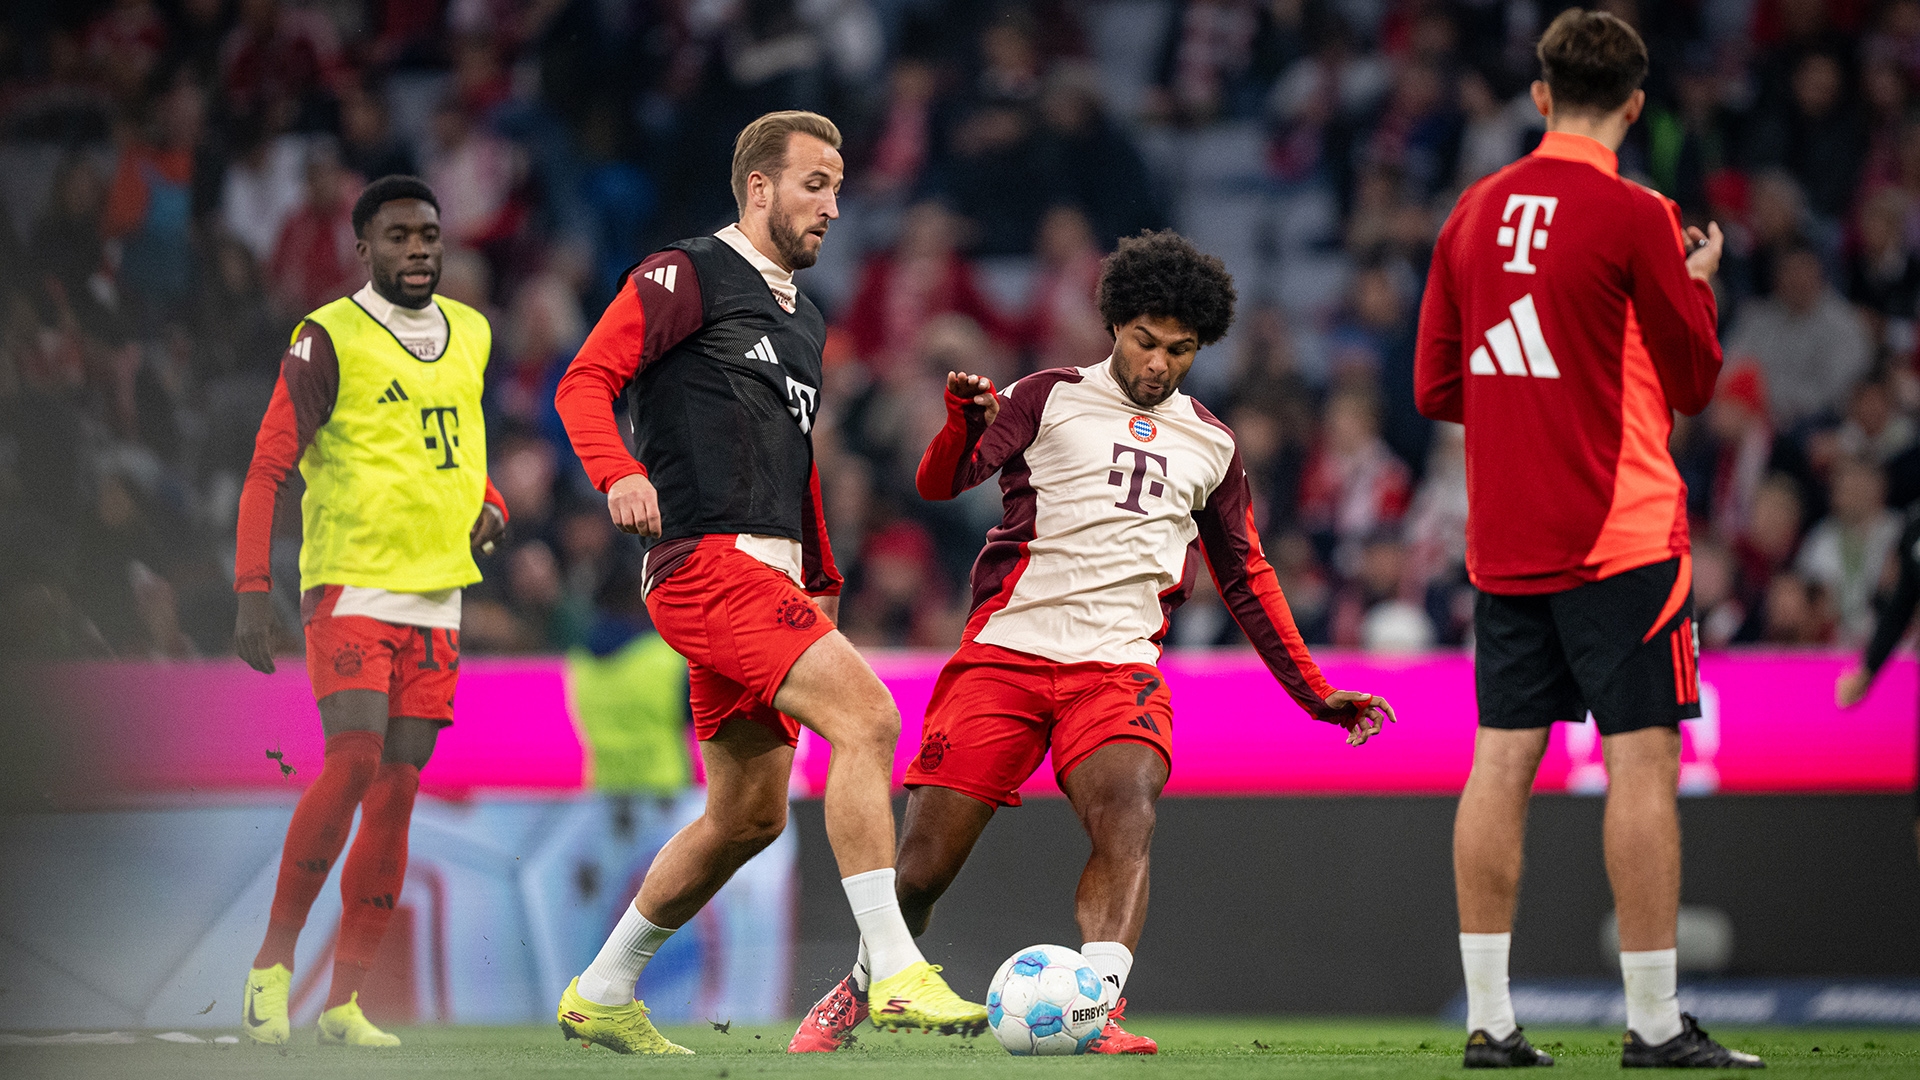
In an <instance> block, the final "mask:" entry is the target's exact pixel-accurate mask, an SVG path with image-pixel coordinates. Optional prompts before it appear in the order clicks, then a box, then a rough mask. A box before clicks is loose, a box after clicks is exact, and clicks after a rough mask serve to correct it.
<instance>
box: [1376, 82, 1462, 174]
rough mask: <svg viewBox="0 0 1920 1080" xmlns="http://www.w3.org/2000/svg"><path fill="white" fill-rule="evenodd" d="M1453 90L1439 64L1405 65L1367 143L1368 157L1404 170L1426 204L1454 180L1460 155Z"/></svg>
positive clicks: (1458, 126)
mask: <svg viewBox="0 0 1920 1080" xmlns="http://www.w3.org/2000/svg"><path fill="white" fill-rule="evenodd" d="M1449 89H1450V88H1449V86H1448V84H1447V82H1446V79H1445V77H1444V76H1443V75H1442V74H1441V73H1440V70H1439V68H1438V67H1436V66H1435V65H1434V64H1432V63H1428V62H1420V61H1416V62H1413V63H1408V64H1403V65H1401V66H1400V67H1399V68H1398V70H1397V71H1396V73H1395V76H1394V83H1393V92H1392V93H1391V94H1390V95H1388V98H1387V107H1386V109H1385V111H1384V112H1382V113H1381V115H1380V117H1379V119H1378V120H1376V121H1375V122H1374V127H1373V132H1372V136H1371V138H1370V139H1369V140H1368V141H1367V144H1366V151H1365V153H1366V157H1367V159H1368V160H1370V161H1373V162H1377V163H1381V164H1386V165H1392V166H1394V167H1396V168H1398V169H1399V170H1400V171H1401V173H1402V174H1403V175H1405V176H1406V178H1407V180H1408V182H1409V183H1410V184H1411V185H1412V187H1413V192H1414V194H1415V196H1416V197H1417V198H1419V199H1420V200H1421V201H1425V200H1426V199H1429V198H1432V197H1433V196H1434V195H1436V194H1438V193H1439V192H1440V190H1441V189H1442V188H1444V187H1445V186H1446V185H1447V184H1448V183H1449V182H1450V181H1451V180H1452V179H1453V175H1454V164H1455V161H1456V159H1457V158H1458V156H1459V152H1460V132H1461V123H1460V117H1459V114H1458V113H1457V112H1456V111H1455V109H1454V103H1453V101H1452V100H1451V97H1450V94H1449Z"/></svg>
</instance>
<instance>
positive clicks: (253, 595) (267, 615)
mask: <svg viewBox="0 0 1920 1080" xmlns="http://www.w3.org/2000/svg"><path fill="white" fill-rule="evenodd" d="M279 637H280V619H279V617H278V616H276V615H274V613H273V601H272V600H270V599H268V598H267V594H266V593H264V592H243V593H241V594H240V614H239V615H237V616H235V618H234V620H233V651H235V652H237V653H239V654H240V659H242V660H245V661H246V662H247V666H248V667H250V668H252V669H253V670H255V671H258V672H260V673H261V674H263V675H271V674H273V646H274V643H275V642H276V641H277V640H278V639H279Z"/></svg>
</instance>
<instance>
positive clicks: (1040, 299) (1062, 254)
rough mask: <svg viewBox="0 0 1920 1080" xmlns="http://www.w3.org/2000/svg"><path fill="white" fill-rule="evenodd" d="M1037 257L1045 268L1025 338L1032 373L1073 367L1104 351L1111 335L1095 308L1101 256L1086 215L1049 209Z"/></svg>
mask: <svg viewBox="0 0 1920 1080" xmlns="http://www.w3.org/2000/svg"><path fill="white" fill-rule="evenodd" d="M1034 254H1035V255H1037V256H1038V258H1039V264H1040V265H1039V270H1038V273H1037V274H1036V275H1035V277H1034V282H1033V286H1032V288H1031V289H1030V290H1029V291H1028V295H1029V297H1030V298H1031V299H1030V300H1029V301H1028V306H1027V313H1026V320H1025V321H1026V325H1025V328H1024V330H1023V331H1022V333H1021V335H1020V336H1021V338H1022V339H1023V340H1024V342H1025V343H1026V346H1027V348H1028V350H1030V355H1031V357H1032V362H1031V366H1030V367H1029V370H1039V369H1042V368H1050V367H1072V366H1073V365H1074V364H1075V363H1077V362H1078V361H1081V360H1084V359H1086V357H1087V355H1088V354H1089V353H1097V352H1099V351H1100V350H1101V349H1102V348H1104V347H1105V345H1106V336H1107V330H1106V327H1105V326H1104V325H1102V324H1101V322H1100V309H1099V308H1098V307H1096V306H1095V304H1094V288H1095V287H1096V286H1097V285H1098V284H1099V283H1100V258H1101V254H1102V252H1101V250H1100V246H1099V244H1098V243H1096V242H1095V240H1094V233H1093V226H1092V224H1091V223H1090V222H1088V220H1087V215H1086V214H1085V213H1084V212H1082V211H1081V210H1079V209H1078V208H1076V207H1072V206H1064V205H1062V206H1055V207H1054V208H1053V209H1051V210H1048V211H1047V216H1046V217H1044V218H1042V219H1040V236H1039V240H1038V241H1037V244H1036V247H1035V251H1034Z"/></svg>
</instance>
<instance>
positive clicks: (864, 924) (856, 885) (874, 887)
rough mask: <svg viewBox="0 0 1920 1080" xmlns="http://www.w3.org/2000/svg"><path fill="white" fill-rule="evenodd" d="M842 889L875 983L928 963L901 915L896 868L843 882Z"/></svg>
mask: <svg viewBox="0 0 1920 1080" xmlns="http://www.w3.org/2000/svg"><path fill="white" fill-rule="evenodd" d="M840 887H841V888H843V889H845V890H847V904H848V906H850V907H852V908H853V921H854V922H856V923H859V924H860V943H861V944H862V945H864V946H865V947H866V950H867V971H868V973H869V975H870V977H871V978H872V979H873V981H875V982H878V981H879V980H881V979H889V978H892V977H893V976H895V975H898V974H900V972H901V971H903V970H905V969H906V968H907V966H908V965H910V964H917V963H919V962H920V961H921V960H924V959H926V958H925V957H923V956H921V955H920V946H918V945H915V944H914V943H913V935H912V934H909V933H907V920H906V919H905V918H903V917H902V916H901V915H900V898H899V897H897V896H895V895H894V894H893V867H891V866H889V867H887V868H886V869H884V870H869V871H867V872H866V873H864V874H855V875H853V876H852V877H845V878H841V879H840Z"/></svg>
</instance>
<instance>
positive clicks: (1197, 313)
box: [1099, 229, 1237, 345]
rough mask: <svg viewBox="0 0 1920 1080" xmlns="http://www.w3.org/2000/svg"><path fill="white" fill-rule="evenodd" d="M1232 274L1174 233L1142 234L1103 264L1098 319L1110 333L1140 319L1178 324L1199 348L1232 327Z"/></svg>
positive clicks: (1124, 243) (1127, 241)
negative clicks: (1191, 336)
mask: <svg viewBox="0 0 1920 1080" xmlns="http://www.w3.org/2000/svg"><path fill="white" fill-rule="evenodd" d="M1236 298H1237V296H1236V294H1235V293H1234V291H1233V275H1232V274H1229V273H1227V267H1226V264H1225V263H1222V262H1221V261H1220V260H1219V259H1218V258H1216V257H1215V256H1212V255H1207V254H1204V253H1202V252H1201V251H1200V249H1198V248H1196V247H1194V246H1193V245H1192V244H1191V243H1189V242H1188V241H1187V238H1186V237H1184V236H1181V235H1180V234H1179V233H1177V232H1174V231H1173V230H1172V229H1162V230H1161V231H1159V232H1148V231H1146V230H1144V229H1143V230H1141V232H1140V235H1138V236H1129V237H1125V238H1123V239H1122V240H1121V241H1120V247H1119V250H1117V251H1115V252H1114V253H1113V254H1111V255H1109V256H1107V257H1106V258H1105V259H1104V260H1102V261H1101V263H1100V299H1099V303H1100V318H1101V320H1102V321H1104V322H1105V323H1106V324H1107V328H1108V329H1109V330H1112V329H1115V328H1117V327H1120V326H1124V325H1126V324H1127V323H1130V322H1132V321H1133V320H1135V319H1137V318H1139V317H1140V316H1142V315H1151V316H1154V317H1156V318H1167V319H1176V320H1178V321H1179V322H1180V324H1181V325H1183V326H1185V327H1186V328H1187V329H1189V330H1192V331H1193V332H1194V335H1195V336H1196V337H1198V338H1199V339H1200V344H1202V345H1211V344H1213V343H1214V342H1216V341H1219V340H1220V339H1221V338H1222V337H1224V336H1225V335H1226V332H1227V327H1229V326H1232V325H1233V302H1234V300H1235V299H1236Z"/></svg>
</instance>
